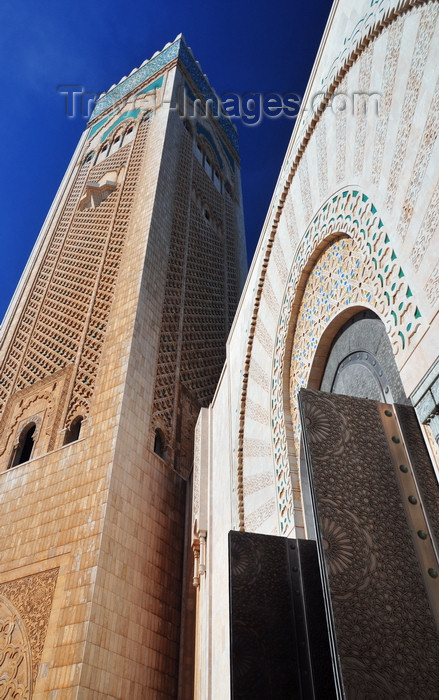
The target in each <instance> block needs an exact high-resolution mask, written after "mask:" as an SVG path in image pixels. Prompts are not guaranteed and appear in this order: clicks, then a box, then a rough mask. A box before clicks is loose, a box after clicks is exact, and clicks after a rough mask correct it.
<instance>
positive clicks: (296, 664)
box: [229, 532, 335, 700]
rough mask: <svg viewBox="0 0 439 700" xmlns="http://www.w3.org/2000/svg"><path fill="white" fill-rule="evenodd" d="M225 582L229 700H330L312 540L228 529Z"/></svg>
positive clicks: (328, 657) (332, 694) (329, 673)
mask: <svg viewBox="0 0 439 700" xmlns="http://www.w3.org/2000/svg"><path fill="white" fill-rule="evenodd" d="M299 571H300V573H299ZM229 581H230V593H229V600H230V630H231V634H230V638H231V640H230V650H231V655H230V661H231V685H232V689H231V698H232V700H267V698H276V700H308V698H311V697H313V698H314V697H315V698H322V699H323V698H324V700H334V698H335V688H334V681H333V673H332V668H331V655H330V650H329V642H328V636H327V630H326V624H325V609H324V604H323V594H322V587H321V580H320V572H319V566H318V559H317V549H316V543H315V542H314V541H311V540H307V541H305V540H293V539H290V538H286V537H273V536H270V535H260V534H255V533H249V532H230V533H229ZM305 640H306V641H305ZM311 679H312V680H311ZM311 685H312V686H313V688H311V687H310V686H311ZM313 690H314V692H313Z"/></svg>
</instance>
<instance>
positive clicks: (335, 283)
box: [272, 188, 421, 532]
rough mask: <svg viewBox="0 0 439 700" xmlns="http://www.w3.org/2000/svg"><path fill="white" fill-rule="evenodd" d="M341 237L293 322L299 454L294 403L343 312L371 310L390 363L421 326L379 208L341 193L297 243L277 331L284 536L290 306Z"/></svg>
mask: <svg viewBox="0 0 439 700" xmlns="http://www.w3.org/2000/svg"><path fill="white" fill-rule="evenodd" d="M343 234H345V235H348V236H349V237H350V238H351V240H348V239H346V238H344V239H341V240H339V241H336V242H333V243H332V244H330V246H329V247H328V248H327V250H326V251H325V252H323V253H322V255H321V258H320V259H319V260H318V261H317V263H316V265H315V267H314V268H313V270H312V272H311V274H310V277H309V280H308V282H307V286H306V289H305V293H304V297H303V302H302V306H301V311H300V313H299V317H298V321H297V327H296V333H295V342H294V348H293V353H292V377H291V382H292V395H291V401H292V405H293V422H294V430H295V439H296V446H297V442H298V440H299V433H298V430H299V428H298V425H299V421H298V419H297V407H296V405H295V396H296V394H297V391H298V390H299V389H300V387H301V386H306V383H307V381H308V376H309V371H310V368H311V365H312V361H313V356H314V353H315V350H316V348H317V345H318V342H319V340H320V338H321V335H322V333H323V330H324V329H325V328H326V327H327V325H328V323H329V322H330V320H332V318H334V316H336V315H337V314H338V313H339V312H340V311H341V310H342V308H347V307H349V306H351V305H353V304H359V305H362V306H367V307H369V308H372V309H373V310H375V311H376V312H377V313H378V314H379V315H380V316H381V318H382V319H383V321H384V323H385V326H386V330H387V333H388V336H389V339H390V341H391V343H392V348H393V354H394V355H395V356H396V355H398V354H402V353H405V352H407V350H408V348H409V346H410V343H411V341H412V338H413V335H414V334H415V332H416V331H417V330H418V328H419V326H420V325H421V314H420V311H419V309H418V307H417V306H416V304H415V301H414V297H413V293H412V290H411V289H410V287H409V285H408V283H407V279H406V276H405V273H404V271H403V269H402V268H401V266H400V264H399V262H398V258H397V255H396V253H395V251H394V249H393V247H392V245H391V242H390V238H389V236H388V234H387V232H386V230H385V227H384V224H383V222H382V220H381V219H380V217H379V216H378V214H377V210H376V207H375V206H374V204H373V202H371V201H370V199H369V198H368V197H367V195H365V194H364V193H362V192H360V191H359V190H358V189H357V188H355V189H354V188H350V189H343V190H342V191H340V192H338V193H337V194H336V195H334V196H333V197H331V199H330V200H329V201H327V202H326V203H325V204H324V205H323V207H321V209H320V210H319V212H318V213H317V215H316V216H315V217H314V220H313V222H312V224H311V226H310V227H309V228H308V230H307V232H306V233H305V235H304V237H303V239H302V242H301V244H300V246H299V249H298V252H297V255H296V257H295V260H294V264H293V266H292V269H291V272H290V277H289V281H288V284H287V288H286V292H285V296H284V301H283V304H282V310H281V314H280V322H279V325H278V335H277V338H276V342H275V354H274V364H273V378H272V418H273V443H274V445H275V464H276V474H277V487H279V491H278V493H282V499H280V500H279V511H280V521H281V532H285V531H286V529H287V527H288V526H289V525H290V524H293V522H294V520H293V516H292V509H293V496H292V489H291V481H290V477H289V462H288V456H287V445H286V437H285V427H284V407H283V395H284V394H283V383H282V377H283V376H284V372H283V364H284V359H285V347H286V340H287V334H288V331H289V328H290V327H291V323H292V321H293V319H292V308H293V300H294V299H296V294H297V288H298V285H299V282H300V279H301V276H302V270H303V268H304V267H305V265H306V264H307V263H308V262H309V260H310V259H312V256H313V253H314V251H315V250H316V248H317V247H318V246H319V245H321V243H322V242H323V241H324V240H325V239H328V238H329V240H331V237H332V238H333V237H334V235H338V236H341V235H343ZM296 449H297V447H296ZM297 454H298V453H297Z"/></svg>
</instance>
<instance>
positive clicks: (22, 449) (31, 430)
mask: <svg viewBox="0 0 439 700" xmlns="http://www.w3.org/2000/svg"><path fill="white" fill-rule="evenodd" d="M36 427H37V426H36V425H35V423H30V424H29V425H27V426H26V427H25V428H24V430H22V432H21V435H20V438H19V441H18V445H17V448H16V450H15V453H14V455H13V458H12V463H11V467H16V466H17V465H19V464H24V462H28V461H29V460H30V458H31V456H32V452H33V449H34V435H35V430H36Z"/></svg>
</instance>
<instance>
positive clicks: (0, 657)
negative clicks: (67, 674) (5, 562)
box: [0, 569, 58, 700]
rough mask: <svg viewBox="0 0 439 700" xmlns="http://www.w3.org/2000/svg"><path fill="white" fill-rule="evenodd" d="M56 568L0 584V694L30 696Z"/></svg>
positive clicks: (16, 697) (18, 697) (19, 697)
mask: <svg viewBox="0 0 439 700" xmlns="http://www.w3.org/2000/svg"><path fill="white" fill-rule="evenodd" d="M57 577H58V569H51V570H49V571H44V572H42V573H39V574H32V575H31V576H25V577H23V578H20V579H15V580H14V581H8V582H7V583H2V584H0V697H1V698H5V700H6V699H7V698H14V700H30V698H31V697H32V687H33V685H34V684H35V681H36V678H37V674H38V666H39V663H40V659H41V654H42V652H43V647H44V641H45V638H46V633H47V625H48V622H49V616H50V611H51V609H52V600H53V595H54V592H55V586H56V581H57Z"/></svg>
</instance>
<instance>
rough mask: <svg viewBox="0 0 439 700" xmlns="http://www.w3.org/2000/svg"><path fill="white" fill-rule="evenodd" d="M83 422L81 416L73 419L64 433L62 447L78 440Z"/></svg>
mask: <svg viewBox="0 0 439 700" xmlns="http://www.w3.org/2000/svg"><path fill="white" fill-rule="evenodd" d="M83 420H84V419H83V417H82V416H78V418H75V420H74V421H73V423H72V424H71V426H70V428H69V430H67V432H66V436H65V438H64V445H69V444H70V443H71V442H76V440H79V436H80V434H81V427H82V421H83Z"/></svg>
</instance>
